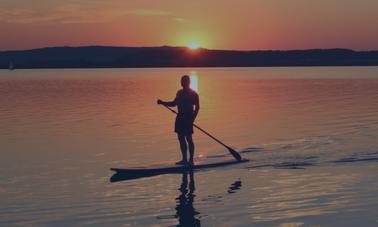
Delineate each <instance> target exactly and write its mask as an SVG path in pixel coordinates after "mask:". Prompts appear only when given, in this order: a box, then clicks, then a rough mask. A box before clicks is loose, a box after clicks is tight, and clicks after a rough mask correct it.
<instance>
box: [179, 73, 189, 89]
mask: <svg viewBox="0 0 378 227" xmlns="http://www.w3.org/2000/svg"><path fill="white" fill-rule="evenodd" d="M181 86H182V87H183V88H189V86H190V77H189V76H188V75H183V76H182V77H181Z"/></svg>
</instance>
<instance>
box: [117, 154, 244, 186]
mask: <svg viewBox="0 0 378 227" xmlns="http://www.w3.org/2000/svg"><path fill="white" fill-rule="evenodd" d="M244 162H249V160H248V159H242V160H240V161H238V160H226V161H220V162H205V161H199V162H196V164H195V165H194V166H187V165H176V164H170V165H169V164H168V165H155V166H149V167H135V168H126V169H122V168H111V169H110V170H112V171H114V172H115V174H114V175H113V176H112V177H111V178H110V181H111V182H116V181H122V180H131V179H138V178H142V177H152V176H157V175H162V174H175V173H176V174H177V173H185V172H190V171H195V170H202V169H209V168H216V167H222V166H228V165H235V164H240V163H244Z"/></svg>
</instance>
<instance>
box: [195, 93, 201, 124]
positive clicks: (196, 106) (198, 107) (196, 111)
mask: <svg viewBox="0 0 378 227" xmlns="http://www.w3.org/2000/svg"><path fill="white" fill-rule="evenodd" d="M199 110H200V104H199V96H198V95H197V96H196V100H195V102H194V116H193V121H194V120H195V119H196V117H197V115H198V112H199Z"/></svg>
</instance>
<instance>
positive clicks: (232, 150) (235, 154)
mask: <svg viewBox="0 0 378 227" xmlns="http://www.w3.org/2000/svg"><path fill="white" fill-rule="evenodd" d="M163 106H164V107H166V108H167V109H168V110H170V111H171V112H172V113H174V114H177V112H176V111H175V110H173V109H171V108H169V107H168V106H165V105H163ZM193 126H194V127H196V128H197V129H198V130H200V131H201V132H203V133H205V134H206V135H208V136H209V137H210V138H212V139H213V140H215V141H216V142H218V143H219V144H221V145H222V146H224V147H225V148H227V149H228V150H229V151H230V153H231V154H232V155H233V156H234V157H235V158H236V159H237V160H239V161H240V160H241V156H240V155H239V153H237V152H236V151H235V150H234V149H232V148H231V147H229V146H227V145H226V144H224V143H223V142H222V141H220V140H219V139H217V138H215V137H214V136H213V135H211V134H210V133H208V132H206V131H205V130H203V129H202V128H201V127H199V126H198V125H196V124H193Z"/></svg>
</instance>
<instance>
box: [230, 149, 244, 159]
mask: <svg viewBox="0 0 378 227" xmlns="http://www.w3.org/2000/svg"><path fill="white" fill-rule="evenodd" d="M227 149H228V151H229V152H230V153H231V154H232V156H234V158H235V159H236V160H238V161H241V160H242V157H241V156H240V154H239V153H238V152H237V151H235V150H234V149H232V148H231V147H227Z"/></svg>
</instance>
